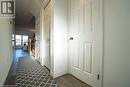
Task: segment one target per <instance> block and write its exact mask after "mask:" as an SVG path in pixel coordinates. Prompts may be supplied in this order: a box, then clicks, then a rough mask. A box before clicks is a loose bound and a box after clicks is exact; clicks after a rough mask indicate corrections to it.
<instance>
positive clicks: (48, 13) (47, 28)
mask: <svg viewBox="0 0 130 87" xmlns="http://www.w3.org/2000/svg"><path fill="white" fill-rule="evenodd" d="M44 21H45V24H44V25H45V33H44V34H45V37H44V38H45V48H43V49H45V60H44V64H45V66H46V67H47V68H48V69H50V28H51V4H48V6H47V7H46V8H45V16H44Z"/></svg>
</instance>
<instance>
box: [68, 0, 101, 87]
mask: <svg viewBox="0 0 130 87" xmlns="http://www.w3.org/2000/svg"><path fill="white" fill-rule="evenodd" d="M71 1H72V2H71V11H70V12H71V29H70V43H71V44H70V45H71V53H70V57H71V73H72V74H73V75H74V76H76V77H77V78H79V79H81V80H82V81H84V82H85V83H87V84H89V85H90V86H92V87H98V82H99V80H98V76H99V75H98V74H99V61H100V57H101V54H100V53H101V46H100V45H101V44H100V42H101V37H100V36H101V29H100V28H99V24H100V20H99V19H100V18H99V0H71Z"/></svg>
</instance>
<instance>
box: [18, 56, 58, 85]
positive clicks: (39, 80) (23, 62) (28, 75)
mask: <svg viewBox="0 0 130 87" xmlns="http://www.w3.org/2000/svg"><path fill="white" fill-rule="evenodd" d="M16 78H17V82H16V84H17V86H18V87H58V85H57V83H56V82H55V80H54V79H53V77H52V76H51V75H50V73H49V71H48V70H47V69H46V68H45V67H43V66H41V65H40V64H39V63H38V62H37V61H36V60H33V59H32V58H20V59H19V61H18V65H17V77H16Z"/></svg>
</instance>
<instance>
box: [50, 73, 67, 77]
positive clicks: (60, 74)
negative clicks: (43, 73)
mask: <svg viewBox="0 0 130 87" xmlns="http://www.w3.org/2000/svg"><path fill="white" fill-rule="evenodd" d="M67 73H68V72H67V71H63V72H59V73H55V74H54V73H52V72H51V75H53V78H57V77H60V76H62V75H65V74H67Z"/></svg>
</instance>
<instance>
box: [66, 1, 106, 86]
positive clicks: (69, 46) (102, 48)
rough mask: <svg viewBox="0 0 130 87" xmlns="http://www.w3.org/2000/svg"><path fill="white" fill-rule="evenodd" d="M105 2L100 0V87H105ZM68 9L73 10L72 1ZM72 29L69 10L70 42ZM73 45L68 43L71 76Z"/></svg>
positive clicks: (69, 2)
mask: <svg viewBox="0 0 130 87" xmlns="http://www.w3.org/2000/svg"><path fill="white" fill-rule="evenodd" d="M103 7H104V0H100V7H99V9H100V23H99V24H100V28H101V34H100V38H101V42H100V45H101V53H100V56H101V57H100V64H99V65H100V67H99V68H100V70H99V81H98V85H99V86H98V87H103V76H104V23H103V20H104V9H103ZM68 8H69V9H70V8H71V1H70V0H68ZM70 28H71V11H70V10H68V40H69V38H70V37H71V35H70V31H69V30H70ZM70 53H71V44H70V41H68V67H69V68H68V71H69V73H70V74H71V73H72V58H71V54H70Z"/></svg>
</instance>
